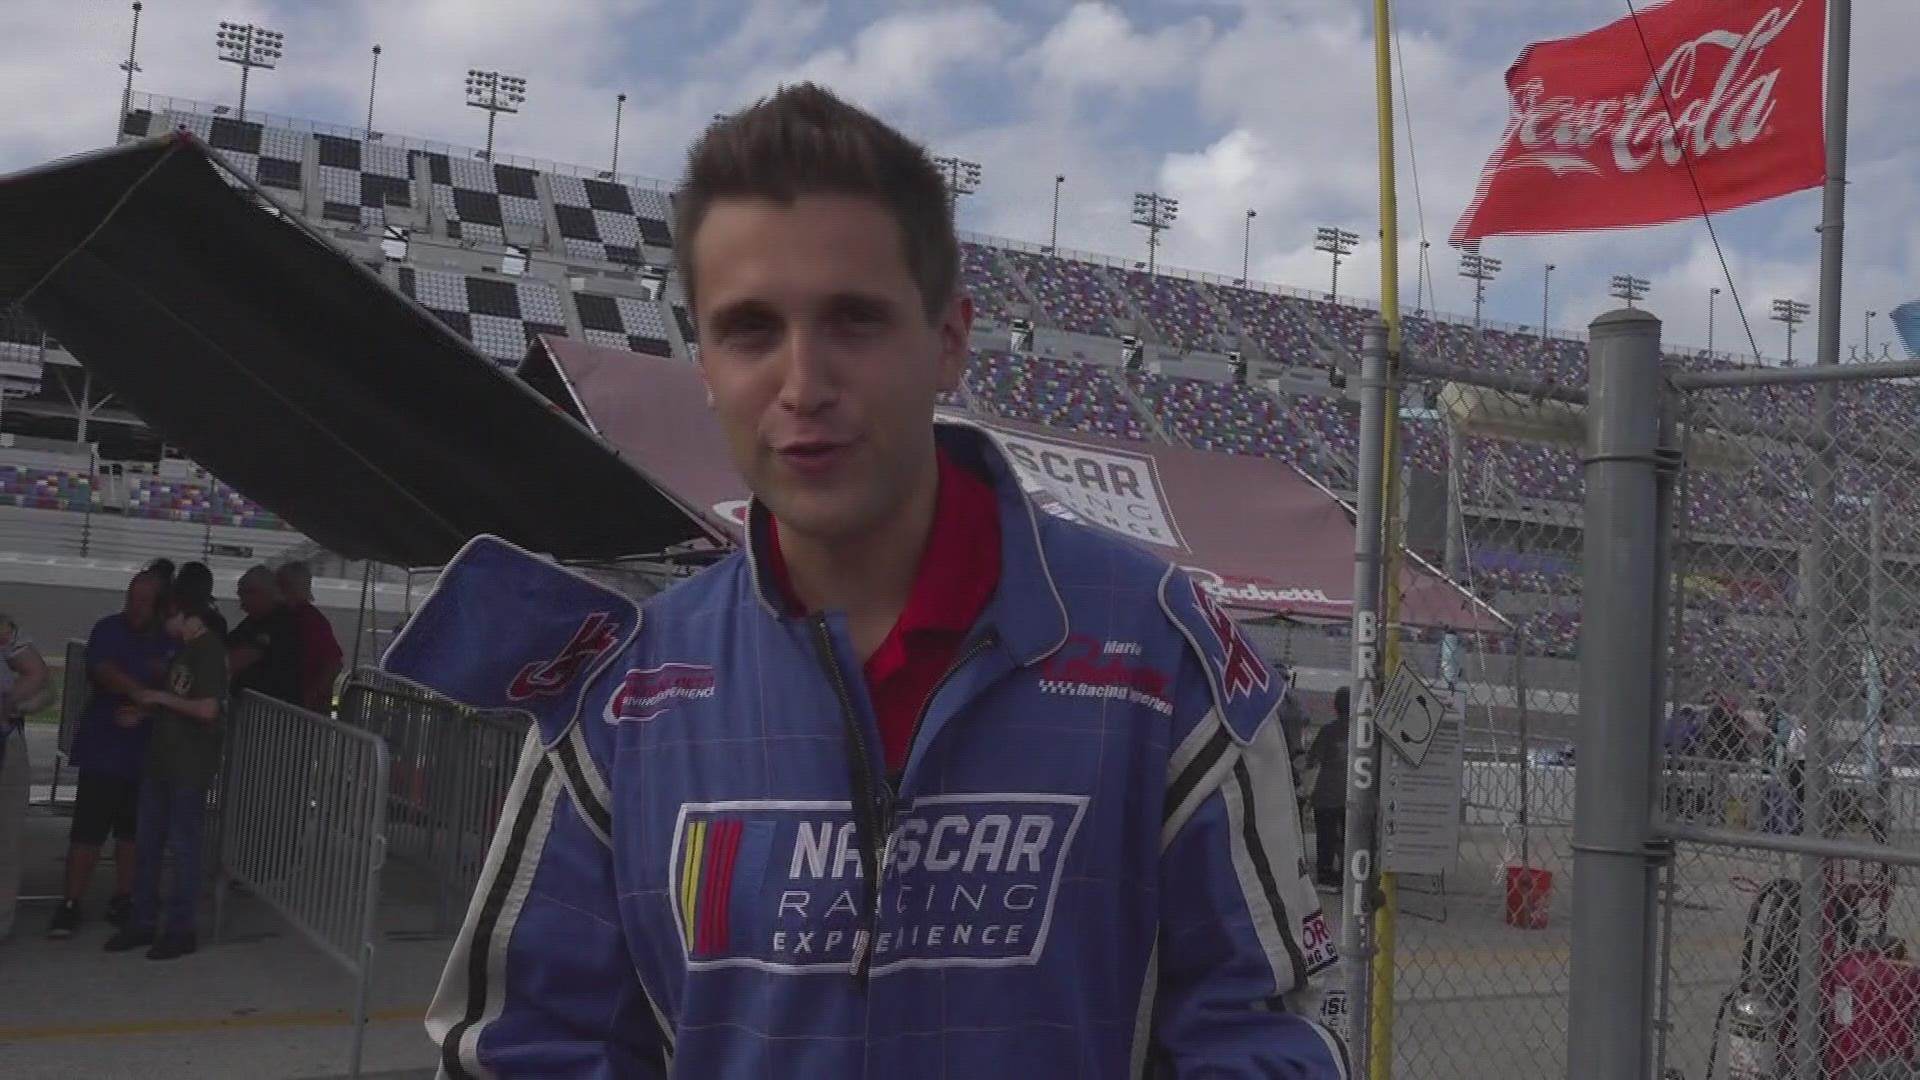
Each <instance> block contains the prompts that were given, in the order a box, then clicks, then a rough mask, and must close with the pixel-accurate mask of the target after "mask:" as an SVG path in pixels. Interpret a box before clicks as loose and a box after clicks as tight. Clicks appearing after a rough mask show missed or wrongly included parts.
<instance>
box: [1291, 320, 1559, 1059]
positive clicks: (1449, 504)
mask: <svg viewBox="0 0 1920 1080" xmlns="http://www.w3.org/2000/svg"><path fill="white" fill-rule="evenodd" d="M1443 346H1444V347H1443ZM1474 348H1475V343H1474V342H1472V341H1459V342H1441V343H1436V342H1431V341H1420V340H1410V341H1408V342H1407V343H1406V349H1405V353H1406V356H1407V363H1406V372H1407V374H1406V375H1405V376H1404V378H1403V381H1402V386H1401V394H1400V402H1399V406H1400V410H1399V423H1398V431H1397V435H1396V441H1397V444H1398V446H1397V453H1398V458H1399V461H1400V463H1401V464H1400V478H1399V485H1398V502H1397V504H1396V505H1397V512H1398V514H1399V517H1400V520H1401V529H1400V531H1401V532H1402V534H1403V536H1404V540H1405V546H1406V551H1407V552H1408V555H1407V556H1406V557H1404V558H1403V559H1402V560H1401V566H1400V570H1399V572H1398V573H1397V574H1396V575H1394V577H1393V579H1392V580H1391V581H1390V582H1389V583H1388V585H1387V586H1386V588H1385V595H1384V596H1383V597H1382V601H1381V608H1382V611H1381V615H1382V617H1383V619H1387V620H1390V621H1393V622H1394V624H1395V625H1396V627H1397V630H1398V646H1397V657H1398V661H1399V666H1400V668H1401V669H1403V670H1404V671H1406V672H1408V673H1410V674H1412V675H1415V676H1417V677H1418V678H1419V679H1420V680H1421V683H1422V687H1423V689H1425V690H1430V691H1432V695H1433V700H1434V701H1435V702H1436V703H1437V704H1438V705H1439V706H1440V707H1439V708H1438V709H1437V710H1436V712H1435V719H1436V720H1437V727H1436V728H1435V731H1434V734H1433V737H1432V738H1431V740H1430V741H1427V742H1426V743H1425V752H1424V756H1419V755H1408V754H1402V753H1401V752H1400V751H1399V750H1398V749H1396V748H1395V746H1394V744H1395V741H1396V738H1398V734H1397V733H1396V731H1395V730H1393V729H1392V726H1391V725H1390V724H1388V722H1387V721H1386V720H1385V719H1384V713H1385V712H1388V711H1391V710H1385V709H1383V710H1382V713H1383V716H1382V718H1380V722H1381V724H1382V727H1381V728H1380V732H1381V734H1380V743H1381V747H1380V749H1379V750H1378V756H1379V778H1380V779H1379V785H1378V790H1379V805H1378V815H1379V822H1378V836H1377V840H1378V847H1377V849H1375V855H1376V859H1377V862H1378V864H1379V867H1380V870H1381V871H1382V872H1383V878H1382V886H1383V887H1382V890H1381V893H1382V897H1383V898H1389V897H1390V902H1389V904H1388V905H1387V907H1386V908H1385V909H1383V910H1382V911H1381V912H1379V913H1376V914H1374V915H1373V916H1372V918H1371V920H1370V925H1371V926H1372V928H1373V930H1374V932H1375V934H1376V939H1375V940H1376V944H1377V945H1378V946H1379V947H1380V948H1381V950H1382V953H1383V961H1382V963H1381V964H1379V965H1377V966H1376V968H1375V970H1376V972H1377V973H1378V983H1379V984H1382V985H1379V987H1378V988H1379V989H1380V991H1381V992H1380V993H1377V994H1375V995H1374V996H1373V1000H1374V1001H1375V1002H1377V1003H1379V1004H1380V1005H1381V1006H1384V1005H1385V1004H1386V1002H1388V1001H1390V1002H1391V1005H1390V1007H1376V1008H1375V1009H1374V1010H1373V1012H1374V1015H1373V1016H1372V1017H1371V1019H1370V1022H1371V1024H1372V1027H1373V1030H1374V1034H1373V1035H1371V1036H1369V1035H1367V1034H1364V1033H1361V1032H1354V1033H1353V1035H1352V1038H1355V1039H1368V1041H1369V1045H1370V1046H1371V1047H1372V1048H1373V1050H1374V1052H1375V1054H1376V1055H1378V1056H1384V1057H1385V1058H1386V1059H1387V1060H1386V1061H1384V1062H1379V1061H1376V1062H1375V1065H1374V1069H1373V1070H1372V1071H1373V1072H1374V1073H1376V1074H1377V1070H1378V1068H1379V1067H1380V1065H1383V1064H1384V1065H1386V1066H1387V1067H1389V1068H1391V1070H1392V1073H1393V1075H1396V1076H1405V1077H1422V1078H1427V1077H1432V1078H1436V1080H1467V1078H1475V1080H1478V1078H1482V1077H1488V1076H1514V1077H1548V1076H1560V1075H1565V1071H1566V1065H1565V1060H1566V1045H1567V992H1568V968H1569V938H1568V934H1569V925H1570V923H1569V918H1568V916H1569V911H1570V897H1571V888H1570V887H1571V880H1570V879H1571V870H1572V823H1573V796H1574V785H1573V769H1574V755H1573V740H1574V733H1575V729H1576V722H1577V720H1578V717H1579V697H1578V691H1579V683H1580V668H1579V664H1580V660H1579V655H1578V653H1579V628H1580V610H1581V601H1582V580H1583V575H1582V567H1581V560H1582V537H1583V532H1582V528H1581V512H1582V506H1581V503H1582V498H1583V480H1582V463H1581V453H1582V449H1581V448H1582V438H1583V432H1584V427H1583V422H1582V417H1581V414H1580V411H1579V408H1578V405H1577V402H1578V400H1579V398H1580V396H1581V395H1580V393H1579V391H1578V387H1579V386H1580V385H1581V384H1582V382H1583V374H1582V372H1583V363H1582V361H1583V359H1584V358H1582V357H1578V356H1572V355H1568V350H1567V348H1566V345H1565V343H1563V342H1553V343H1550V344H1542V345H1541V347H1540V349H1539V350H1537V351H1536V350H1520V351H1519V352H1515V351H1514V350H1512V349H1511V348H1508V349H1504V350H1503V351H1502V355H1500V356H1498V357H1494V356H1476V357H1475V362H1474V366H1472V367H1470V368H1462V369H1459V370H1454V369H1451V368H1446V367H1443V366H1442V365H1440V364H1437V363H1430V364H1423V363H1422V361H1423V360H1430V359H1432V358H1433V357H1435V356H1441V355H1445V356H1461V355H1467V354H1469V353H1471V352H1472V350H1473V349H1474ZM1363 382H1364V379H1363ZM1366 392H1367V391H1366V389H1365V388H1364V386H1363V388H1362V396H1363V399H1364V396H1365V394H1366ZM1362 426H1363V430H1364V427H1365V425H1364V424H1363V425H1362ZM1361 443H1362V444H1361V446H1360V455H1361V456H1362V458H1363V459H1364V458H1366V457H1368V456H1370V455H1377V454H1378V453H1379V452H1380V451H1379V449H1378V448H1377V447H1370V446H1368V445H1367V440H1366V438H1365V436H1364V435H1363V438H1362V441H1361ZM1360 471H1361V472H1362V473H1363V474H1365V473H1366V472H1367V470H1366V469H1365V468H1362V469H1361V470H1360ZM1363 483H1364V481H1363ZM1362 516H1363V518H1364V517H1365V514H1364V512H1363V515H1362ZM1364 527H1365V526H1364V523H1363V528H1364ZM1454 588H1460V589H1464V590H1465V591H1467V592H1468V593H1470V594H1471V596H1472V597H1473V599H1474V601H1475V602H1476V606H1475V609H1474V611H1475V618H1474V619H1473V621H1472V622H1471V624H1469V625H1452V626H1445V625H1423V624H1422V622H1421V620H1420V618H1419V617H1418V616H1419V613H1420V612H1422V611H1431V610H1434V609H1435V607H1436V605H1433V604H1431V603H1425V602H1423V597H1422V595H1421V594H1422V593H1423V592H1424V591H1431V590H1447V589H1454ZM1343 644H1346V645H1347V646H1348V648H1349V650H1350V649H1351V642H1350V641H1345V642H1343ZM1352 663H1353V661H1352V656H1351V652H1349V654H1348V656H1347V657H1346V658H1345V661H1344V666H1346V667H1348V668H1349V669H1350V668H1351V667H1352ZM1387 674H1391V673H1390V672H1387ZM1380 695H1381V699H1382V700H1383V701H1384V700H1386V699H1388V698H1391V697H1392V696H1393V689H1392V682H1391V679H1389V680H1388V681H1387V683H1386V684H1385V685H1384V686H1383V688H1382V689H1381V690H1380ZM1362 711H1364V710H1357V711H1356V719H1355V722H1356V724H1357V725H1358V724H1363V723H1372V722H1373V719H1371V718H1370V719H1364V720H1363V719H1362V717H1361V716H1360V715H1359V713H1360V712H1362ZM1405 734H1406V735H1408V736H1409V739H1407V740H1401V745H1417V744H1418V743H1419V742H1420V739H1419V733H1418V732H1406V733H1405ZM1355 752H1356V753H1363V751H1360V750H1357V749H1356V751H1355ZM1415 757H1418V762H1417V764H1416V762H1415V760H1414V758H1415ZM1322 812H1323V811H1322V810H1320V809H1316V810H1315V815H1316V817H1317V816H1319V815H1320V814H1321V813H1322ZM1336 812H1337V811H1336ZM1316 831H1317V830H1316ZM1354 846H1355V845H1352V844H1349V845H1348V848H1349V851H1351V849H1352V848H1353V847H1354ZM1389 983H1390V991H1389V990H1388V989H1387V986H1386V985H1384V984H1389Z"/></svg>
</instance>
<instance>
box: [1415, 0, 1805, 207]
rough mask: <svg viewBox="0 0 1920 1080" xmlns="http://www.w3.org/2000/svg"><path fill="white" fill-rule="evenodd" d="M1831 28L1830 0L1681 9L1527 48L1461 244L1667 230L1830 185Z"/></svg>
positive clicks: (1678, 2)
mask: <svg viewBox="0 0 1920 1080" xmlns="http://www.w3.org/2000/svg"><path fill="white" fill-rule="evenodd" d="M1826 26H1827V5H1826V0H1671V2H1669V3H1666V4H1662V5H1660V6H1659V7H1655V8H1649V9H1647V10H1645V11H1642V12H1641V13H1640V17H1639V19H1638V21H1637V25H1636V20H1635V19H1633V18H1632V17H1631V16H1629V17H1628V18H1625V19H1622V20H1620V21H1619V22H1616V23H1613V24H1611V25H1609V26H1605V27H1602V28H1601V29H1599V30H1595V31H1593V32H1592V33H1589V34H1582V35H1580V36H1579V37H1571V38H1562V39H1561V40H1559V41H1545V42H1536V43H1534V44H1532V45H1529V46H1527V47H1526V49H1525V50H1523V51H1522V52H1521V53H1520V59H1519V60H1517V61H1515V62H1514V65H1513V67H1511V68H1509V69H1508V70H1507V92H1508V94H1509V95H1511V97H1512V103H1513V114H1512V115H1511V116H1510V117H1509V118H1508V120H1507V131H1506V136H1505V137H1504V138H1503V139H1502V141H1501V145H1500V149H1499V151H1498V152H1497V153H1495V154H1494V155H1493V158H1492V160H1490V161H1488V162H1487V168H1486V171H1485V172H1484V173H1483V174H1482V175H1481V177H1480V187H1479V191H1478V192H1477V193H1476V194H1475V196H1474V200H1473V205H1472V206H1470V207H1468V208H1467V212H1466V215H1465V216H1464V217H1462V218H1461V219H1460V223H1459V224H1458V225H1456V226H1454V230H1453V237H1452V242H1453V243H1455V244H1472V243H1475V242H1477V241H1478V240H1480V239H1481V238H1482V237H1487V236H1503V235H1505V236H1510V235H1524V234H1530V233H1554V232H1572V231H1577V230H1582V229H1617V228H1627V227H1631V226H1637V225H1658V224H1662V223H1665V222H1669V221H1677V220H1679V219H1681V218H1686V217H1692V216H1694V215H1697V214H1699V213H1700V212H1701V208H1702V203H1703V202H1704V204H1705V209H1706V210H1708V211H1720V210H1732V209H1734V208H1736V207H1741V206H1747V205H1750V204H1752V203H1756V202H1761V201H1763V200H1766V199H1771V198H1774V197H1776V196H1780V195H1785V194H1788V193H1789V192H1794V191H1801V190H1804V189H1806V188H1810V187H1815V186H1817V185H1819V184H1821V183H1822V182H1824V181H1825V179H1826V150H1825V142H1824V129H1825V125H1824V122H1823V119H1822V100H1823V95H1822V86H1821V77H1822V72H1823V51H1824V47H1825V44H1826ZM1643 35H1644V38H1643ZM1649 59H1651V60H1652V63H1651V64H1650V63H1649V62H1648V61H1649ZM1676 118H1677V120H1676ZM1689 162H1691V165H1692V169H1691V175H1689V168H1688V165H1689ZM1696 184H1697V187H1696Z"/></svg>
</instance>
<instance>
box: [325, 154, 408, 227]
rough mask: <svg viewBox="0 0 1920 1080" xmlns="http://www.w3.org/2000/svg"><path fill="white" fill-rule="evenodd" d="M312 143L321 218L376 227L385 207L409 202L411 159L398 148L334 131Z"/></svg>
mask: <svg viewBox="0 0 1920 1080" xmlns="http://www.w3.org/2000/svg"><path fill="white" fill-rule="evenodd" d="M313 141H314V145H315V147H316V149H317V151H318V154H319V158H318V161H319V164H318V166H317V169H318V172H317V174H316V175H317V178H318V180H319V182H320V196H321V199H322V202H321V204H320V216H321V218H323V219H325V220H327V221H332V222H338V223H340V224H343V225H357V226H360V227H361V228H365V229H377V228H380V227H381V226H383V225H385V224H386V220H387V208H388V207H390V206H392V207H405V208H411V207H412V206H413V188H414V183H413V182H414V161H413V156H412V155H411V154H409V153H408V152H407V151H406V150H405V149H404V148H402V147H398V146H388V145H387V144H385V143H381V142H370V141H365V140H360V139H343V138H341V137H340V136H338V135H315V136H314V137H313Z"/></svg>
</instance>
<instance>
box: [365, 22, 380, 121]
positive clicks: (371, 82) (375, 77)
mask: <svg viewBox="0 0 1920 1080" xmlns="http://www.w3.org/2000/svg"><path fill="white" fill-rule="evenodd" d="M379 87H380V43H379V42H375V43H374V46H373V71H372V72H371V73H370V74H369V75H368V76H367V138H369V139H371V138H373V94H374V91H375V90H377V89H379Z"/></svg>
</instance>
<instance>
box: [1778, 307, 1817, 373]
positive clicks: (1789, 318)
mask: <svg viewBox="0 0 1920 1080" xmlns="http://www.w3.org/2000/svg"><path fill="white" fill-rule="evenodd" d="M1811 314H1813V308H1811V307H1809V306H1808V305H1806V304H1803V303H1801V302H1800V301H1798V300H1779V299H1776V300H1774V302H1773V315H1772V318H1773V321H1774V322H1777V323H1781V324H1782V325H1784V326H1786V328H1787V366H1788V367H1792V366H1793V329H1794V327H1796V326H1799V325H1800V324H1801V323H1803V322H1806V321H1807V316H1809V315H1811Z"/></svg>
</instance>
